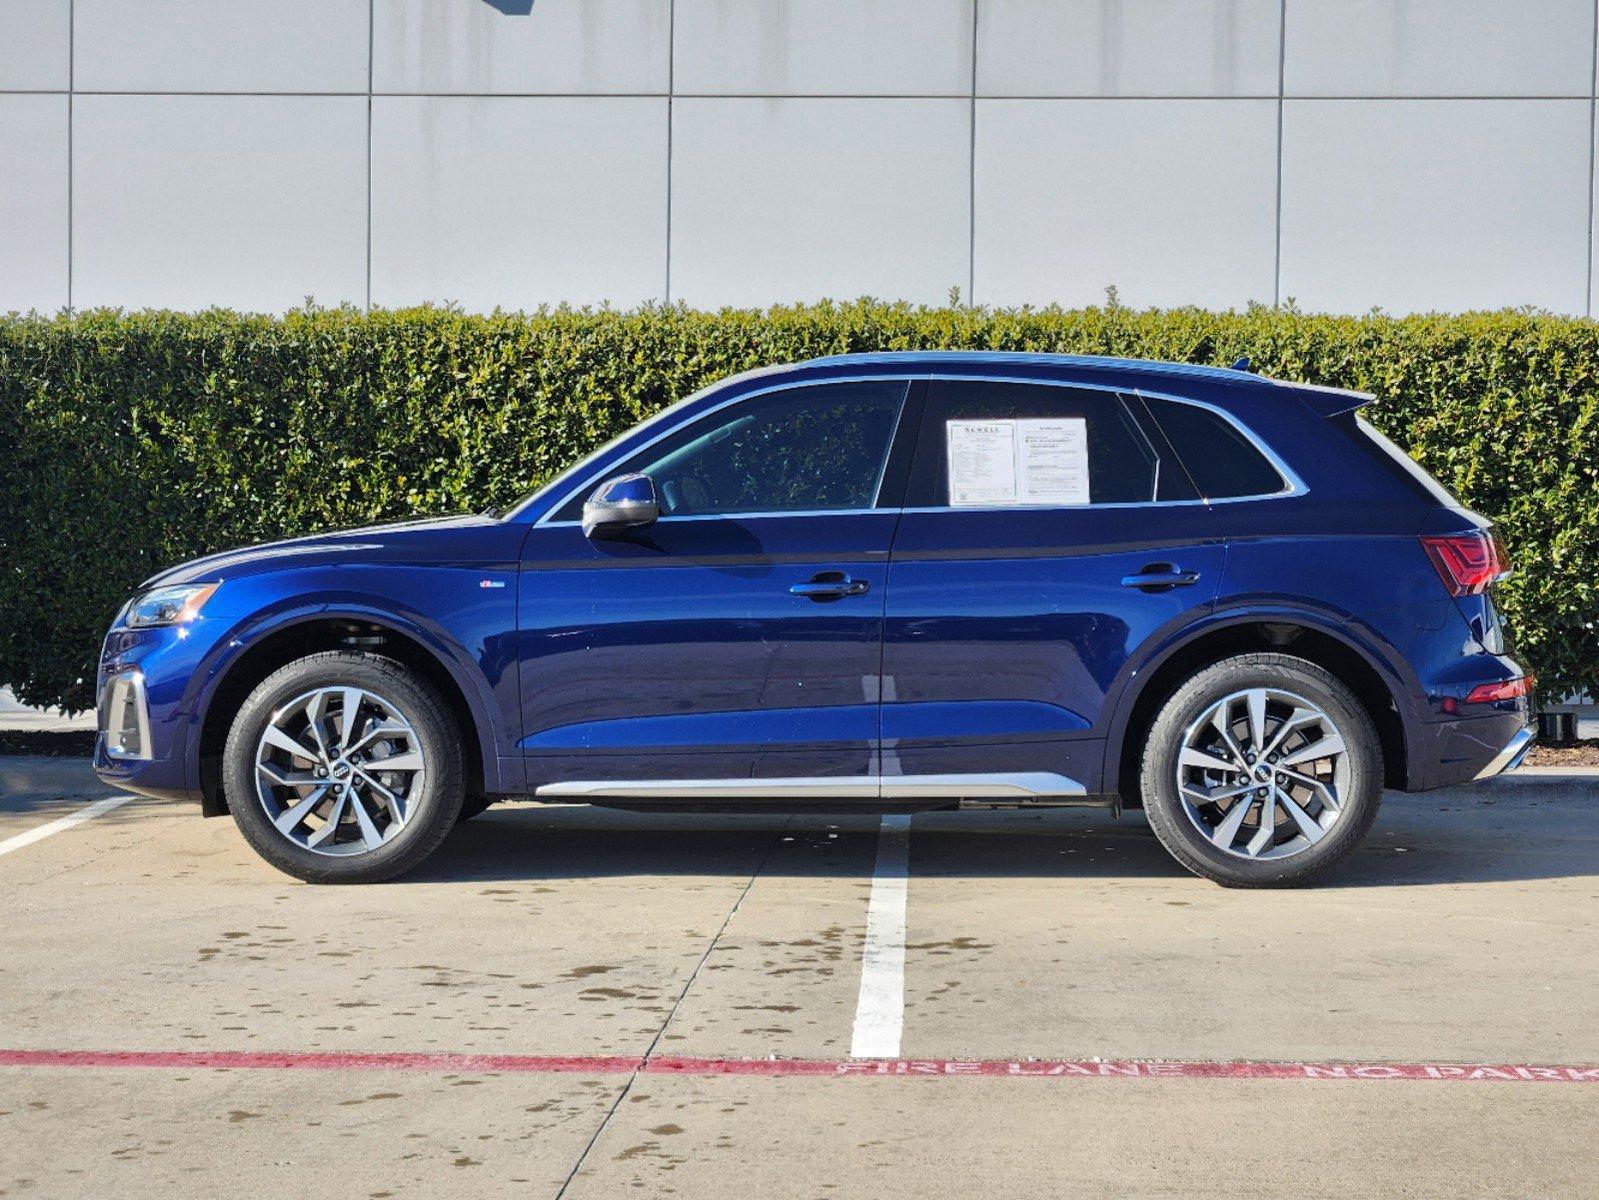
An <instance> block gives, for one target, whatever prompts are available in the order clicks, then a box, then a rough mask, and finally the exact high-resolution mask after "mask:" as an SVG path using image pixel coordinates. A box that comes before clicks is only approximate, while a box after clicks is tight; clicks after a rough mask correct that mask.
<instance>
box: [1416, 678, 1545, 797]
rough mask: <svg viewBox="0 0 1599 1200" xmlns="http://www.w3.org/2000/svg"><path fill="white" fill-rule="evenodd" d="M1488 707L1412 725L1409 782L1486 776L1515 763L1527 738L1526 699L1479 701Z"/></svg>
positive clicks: (1426, 785)
mask: <svg viewBox="0 0 1599 1200" xmlns="http://www.w3.org/2000/svg"><path fill="white" fill-rule="evenodd" d="M1482 707H1485V708H1489V709H1490V711H1489V712H1487V713H1484V714H1482V715H1479V716H1474V717H1468V718H1465V719H1461V720H1454V721H1433V722H1430V723H1428V724H1426V725H1421V726H1419V727H1414V728H1413V732H1412V736H1411V740H1410V751H1411V760H1410V767H1411V769H1410V771H1409V772H1408V775H1409V777H1410V786H1409V788H1408V789H1407V790H1409V791H1416V792H1422V791H1427V790H1428V789H1430V788H1437V787H1449V786H1450V785H1452V784H1457V783H1471V782H1473V781H1475V780H1478V779H1488V778H1491V777H1492V776H1494V775H1499V774H1502V773H1503V772H1505V771H1508V770H1511V769H1513V768H1514V767H1515V766H1517V765H1518V764H1519V763H1520V761H1521V757H1522V756H1523V755H1524V754H1525V753H1526V751H1527V748H1528V747H1529V746H1530V745H1531V744H1532V736H1533V735H1532V728H1531V726H1532V704H1531V701H1530V700H1529V699H1528V698H1527V697H1526V696H1518V697H1516V698H1515V699H1514V700H1507V701H1501V702H1499V703H1497V704H1493V705H1483V706H1482Z"/></svg>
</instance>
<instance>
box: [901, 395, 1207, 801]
mask: <svg viewBox="0 0 1599 1200" xmlns="http://www.w3.org/2000/svg"><path fill="white" fill-rule="evenodd" d="M905 504H906V508H905V512H904V515H903V517H902V519H901V522H900V524H899V527H898V531H897V533H896V535H895V538H894V544H893V549H892V555H891V560H890V568H889V589H888V607H887V611H886V614H885V621H884V647H883V689H884V705H883V750H882V772H883V789H882V793H883V795H885V796H890V795H893V794H895V791H896V787H895V785H894V783H893V779H894V777H896V776H905V777H908V782H907V783H906V784H905V785H904V787H905V790H906V791H907V792H908V791H912V790H917V789H921V790H926V788H927V786H928V782H929V781H932V780H938V779H945V780H946V785H945V786H944V788H943V790H946V791H949V792H957V791H958V792H960V793H961V794H964V795H1015V794H1027V793H1033V794H1042V795H1076V794H1082V793H1087V794H1094V793H1096V792H1097V791H1098V790H1099V789H1100V779H1101V773H1102V760H1103V744H1104V743H1103V739H1104V737H1105V726H1106V722H1107V718H1108V717H1109V715H1110V714H1109V713H1107V711H1106V703H1105V701H1106V695H1107V692H1108V690H1109V688H1110V686H1111V684H1112V682H1113V681H1114V680H1115V679H1116V677H1117V674H1118V672H1120V671H1121V670H1122V668H1123V667H1124V666H1125V665H1126V663H1127V661H1128V659H1129V656H1130V655H1132V654H1133V653H1134V651H1135V650H1136V649H1137V647H1139V646H1140V645H1141V644H1142V643H1143V642H1144V641H1145V640H1146V639H1148V638H1149V637H1150V636H1151V635H1152V634H1154V633H1155V632H1156V631H1157V630H1160V629H1162V628H1163V627H1167V626H1171V625H1175V624H1177V623H1180V622H1182V621H1184V620H1186V619H1189V618H1190V617H1191V616H1192V615H1193V614H1194V613H1195V612H1196V611H1197V610H1204V609H1206V608H1208V607H1209V606H1210V604H1211V603H1212V601H1213V600H1214V598H1215V596H1216V591H1217V586H1218V583H1219V580H1220V576H1221V569H1222V565H1223V554H1224V549H1223V544H1222V537H1221V531H1220V529H1219V527H1218V525H1217V522H1216V520H1215V517H1214V515H1213V513H1212V512H1211V511H1210V510H1209V509H1208V508H1207V507H1206V505H1205V504H1204V503H1203V502H1202V501H1200V500H1199V499H1198V498H1197V493H1196V491H1195V489H1194V488H1193V485H1192V483H1191V481H1190V480H1189V479H1188V477H1187V476H1186V474H1185V473H1184V471H1183V469H1182V467H1181V466H1180V464H1178V463H1177V462H1176V461H1175V460H1174V456H1173V455H1172V453H1171V450H1170V447H1169V446H1168V445H1167V444H1166V443H1165V441H1164V440H1163V439H1162V437H1161V434H1160V431H1159V430H1158V429H1157V428H1156V427H1155V426H1154V424H1153V422H1151V421H1150V420H1149V416H1148V413H1147V411H1145V410H1144V409H1143V407H1142V404H1141V402H1140V401H1138V400H1137V398H1127V399H1124V398H1123V397H1121V396H1119V395H1118V394H1116V393H1115V392H1113V391H1104V390H1098V389H1092V388H1084V387H1068V386H1063V385H1057V384H1052V383H1041V382H1026V381H988V380H978V379H957V380H939V381H934V382H933V383H931V384H929V385H928V392H927V399H926V405H925V410H924V412H923V413H922V416H921V422H920V432H919V436H918V439H917V444H916V450H915V458H914V464H913V466H912V468H911V473H910V482H909V487H908V491H907V494H906V500H905Z"/></svg>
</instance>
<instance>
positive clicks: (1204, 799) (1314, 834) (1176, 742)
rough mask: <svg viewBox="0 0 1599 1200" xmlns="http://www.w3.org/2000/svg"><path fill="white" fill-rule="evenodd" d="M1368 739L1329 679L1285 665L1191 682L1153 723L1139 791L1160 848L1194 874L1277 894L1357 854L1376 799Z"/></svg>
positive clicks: (1345, 692)
mask: <svg viewBox="0 0 1599 1200" xmlns="http://www.w3.org/2000/svg"><path fill="white" fill-rule="evenodd" d="M1382 780H1383V765H1382V748H1381V743H1380V742H1379V740H1378V737H1377V731H1376V728H1375V727H1374V726H1373V725H1372V722H1371V717H1370V715H1369V714H1368V713H1367V712H1366V710H1365V708H1364V707H1363V706H1362V705H1361V703H1360V701H1359V700H1357V699H1356V698H1355V696H1354V694H1353V693H1352V692H1350V690H1349V689H1348V688H1347V687H1345V686H1344V684H1343V683H1342V682H1340V681H1339V680H1338V679H1337V678H1336V677H1335V676H1333V675H1332V674H1330V673H1329V672H1327V671H1325V670H1323V669H1322V668H1321V667H1318V666H1317V665H1316V664H1314V663H1311V662H1307V661H1306V660H1304V659H1300V658H1293V657H1291V656H1289V655H1285V654H1241V655H1239V656H1237V657H1236V658H1229V659H1226V660H1224V661H1222V662H1219V663H1216V664H1214V665H1213V666H1210V667H1207V668H1205V669H1204V670H1202V671H1200V672H1198V673H1197V674H1196V675H1194V676H1193V677H1192V678H1190V679H1189V680H1188V681H1187V682H1186V683H1184V684H1182V686H1180V687H1179V688H1178V689H1177V690H1176V691H1175V692H1174V693H1173V694H1172V696H1171V698H1170V699H1168V700H1167V701H1166V703H1165V705H1164V706H1162V708H1161V710H1160V712H1159V713H1158V714H1157V715H1156V717H1155V721H1154V724H1153V725H1152V726H1151V727H1150V731H1149V740H1148V742H1147V744H1146V745H1145V748H1144V758H1143V764H1142V770H1141V772H1140V780H1139V782H1140V786H1141V787H1142V789H1143V795H1144V808H1145V810H1146V813H1147V815H1148V817H1149V823H1150V826H1151V828H1153V829H1154V831H1155V834H1156V836H1157V837H1159V838H1160V840H1161V843H1162V844H1163V845H1164V846H1165V847H1166V849H1167V850H1168V851H1170V852H1171V854H1172V856H1173V857H1174V858H1176V859H1177V861H1178V862H1180V863H1182V864H1183V866H1185V867H1187V868H1188V869H1189V870H1190V871H1193V872H1194V873H1195V874H1197V875H1203V876H1204V877H1205V878H1207V879H1213V880H1215V881H1216V882H1218V883H1222V884H1226V885H1228V886H1232V887H1284V886H1289V885H1292V884H1297V883H1303V882H1306V881H1307V880H1309V879H1311V878H1313V877H1314V876H1316V875H1319V874H1321V873H1322V872H1323V871H1326V870H1328V869H1329V868H1330V867H1332V866H1333V865H1334V864H1335V863H1337V862H1339V861H1340V860H1341V859H1343V858H1344V857H1345V856H1346V855H1348V854H1349V853H1350V852H1351V851H1353V850H1354V849H1355V847H1356V846H1358V845H1359V844H1360V842H1361V840H1362V839H1363V838H1364V837H1365V836H1366V833H1367V831H1368V830H1369V829H1370V828H1371V823H1372V821H1374V820H1375V819H1376V816H1377V807H1378V804H1379V803H1380V802H1381V798H1382Z"/></svg>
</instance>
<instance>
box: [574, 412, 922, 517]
mask: <svg viewBox="0 0 1599 1200" xmlns="http://www.w3.org/2000/svg"><path fill="white" fill-rule="evenodd" d="M905 387H906V385H905V384H904V383H903V382H902V381H884V382H882V383H840V384H815V385H812V386H810V387H797V388H788V389H785V390H783V391H779V392H772V393H769V394H767V395H765V396H757V397H755V398H754V399H751V400H746V401H743V402H742V403H737V404H734V405H732V406H731V407H729V408H726V409H723V410H722V411H720V412H716V413H712V414H710V415H709V416H707V417H704V418H703V419H701V420H699V421H696V422H694V423H693V424H691V425H690V426H688V428H686V429H682V430H679V431H677V432H676V433H673V434H671V435H669V436H668V437H666V438H665V439H664V440H662V441H660V442H657V443H656V444H655V445H653V446H649V447H647V448H646V449H644V450H641V451H639V453H638V454H636V455H634V456H633V457H632V458H631V459H630V460H628V461H627V462H625V463H622V464H619V465H618V466H616V467H613V468H612V469H610V470H608V471H607V472H606V477H607V478H609V477H610V476H612V475H621V474H624V473H626V472H629V471H644V472H646V473H648V474H649V476H650V478H652V479H653V480H654V481H655V490H656V493H657V494H658V495H659V497H660V501H661V512H662V514H663V515H665V516H707V515H716V514H726V513H750V512H793V511H803V510H806V509H853V508H870V507H871V506H872V503H873V501H874V499H875V498H876V495H877V485H878V481H879V479H880V478H881V477H882V474H883V464H884V463H885V462H886V460H887V458H888V448H889V443H890V442H891V441H892V440H893V436H894V426H895V424H896V422H897V421H898V418H899V410H900V405H901V403H902V402H903V400H904V398H905ZM598 482H599V480H595V483H596V484H598ZM587 499H588V494H587V492H584V493H583V494H580V495H578V496H577V497H574V498H573V499H572V500H570V501H568V502H567V504H566V505H565V506H564V507H563V508H562V510H561V512H560V514H559V519H561V520H576V519H577V518H579V517H580V516H581V515H582V510H583V502H584V501H585V500H587Z"/></svg>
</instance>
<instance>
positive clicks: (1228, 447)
mask: <svg viewBox="0 0 1599 1200" xmlns="http://www.w3.org/2000/svg"><path fill="white" fill-rule="evenodd" d="M1144 400H1145V402H1146V403H1147V404H1148V405H1149V411H1150V412H1151V413H1152V414H1153V415H1154V418H1155V420H1157V421H1158V422H1160V427H1161V429H1163V430H1164V431H1165V433H1166V437H1167V438H1168V439H1169V440H1170V441H1171V444H1172V445H1173V446H1174V447H1176V450H1177V453H1178V455H1180V456H1181V458H1182V460H1183V465H1184V466H1185V467H1187V468H1188V474H1189V475H1190V476H1192V478H1193V481H1194V485H1195V486H1196V487H1198V488H1199V493H1200V495H1202V496H1204V497H1205V499H1207V500H1235V499H1238V498H1240V497H1243V496H1274V495H1276V494H1277V493H1279V492H1282V491H1284V490H1286V489H1287V487H1288V484H1287V482H1286V481H1285V480H1284V479H1283V477H1282V475H1281V474H1280V473H1278V470H1277V468H1276V467H1274V466H1272V465H1271V462H1270V460H1269V459H1267V458H1266V456H1265V455H1264V454H1262V453H1261V452H1260V451H1259V449H1257V448H1256V447H1255V446H1254V445H1253V444H1251V442H1250V441H1249V439H1248V438H1246V437H1245V436H1244V435H1243V434H1242V433H1241V432H1239V430H1238V428H1237V427H1236V426H1235V425H1234V424H1233V423H1232V422H1231V421H1229V420H1227V418H1225V417H1223V416H1222V415H1221V414H1220V413H1216V412H1212V411H1211V410H1210V409H1208V408H1200V407H1199V406H1198V405H1196V404H1183V403H1180V402H1178V401H1176V400H1161V399H1157V398H1154V397H1148V396H1146V397H1145V398H1144Z"/></svg>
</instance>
